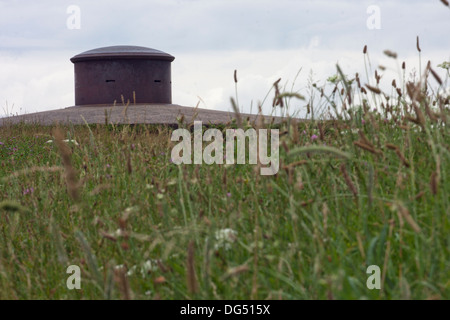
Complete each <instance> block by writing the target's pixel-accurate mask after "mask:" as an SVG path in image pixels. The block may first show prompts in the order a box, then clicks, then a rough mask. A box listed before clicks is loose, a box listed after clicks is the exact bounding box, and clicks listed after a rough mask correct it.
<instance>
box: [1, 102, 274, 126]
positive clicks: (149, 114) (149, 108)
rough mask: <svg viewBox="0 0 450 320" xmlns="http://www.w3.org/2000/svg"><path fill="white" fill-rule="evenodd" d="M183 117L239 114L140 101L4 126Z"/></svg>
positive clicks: (224, 118) (22, 118) (222, 119)
mask: <svg viewBox="0 0 450 320" xmlns="http://www.w3.org/2000/svg"><path fill="white" fill-rule="evenodd" d="M182 116H184V121H185V122H188V123H189V122H191V121H192V120H193V119H195V120H199V121H202V122H203V124H210V123H211V124H225V123H228V122H229V121H231V120H232V119H234V118H235V117H236V115H235V114H234V113H233V112H224V111H217V110H209V109H200V108H197V109H195V108H192V107H183V106H180V105H175V104H136V105H129V106H128V107H125V106H122V105H121V106H111V105H90V106H75V107H68V108H65V109H59V110H51V111H43V112H37V113H30V114H24V115H18V116H13V117H8V118H0V126H2V125H6V124H16V123H29V124H41V125H52V124H56V123H59V124H68V123H72V124H84V123H85V122H84V120H83V118H84V119H85V120H86V122H87V123H89V124H95V123H99V124H105V122H106V121H108V122H109V123H114V124H140V123H147V124H178V120H177V118H180V117H182ZM241 117H242V119H243V120H245V119H247V117H249V118H250V120H251V121H255V119H256V117H257V115H249V114H241ZM272 118H275V119H272ZM272 120H273V121H275V122H279V121H282V118H279V117H271V116H264V121H265V122H266V123H268V122H271V121H272Z"/></svg>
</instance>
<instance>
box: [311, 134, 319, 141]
mask: <svg viewBox="0 0 450 320" xmlns="http://www.w3.org/2000/svg"><path fill="white" fill-rule="evenodd" d="M318 138H319V137H318V136H317V135H315V134H313V135H312V136H311V141H314V140H317V139H318Z"/></svg>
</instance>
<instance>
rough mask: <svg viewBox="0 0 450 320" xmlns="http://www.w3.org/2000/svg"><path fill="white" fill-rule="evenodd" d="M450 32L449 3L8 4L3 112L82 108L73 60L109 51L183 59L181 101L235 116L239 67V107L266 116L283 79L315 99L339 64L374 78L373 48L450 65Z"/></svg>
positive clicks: (1, 40) (381, 60)
mask: <svg viewBox="0 0 450 320" xmlns="http://www.w3.org/2000/svg"><path fill="white" fill-rule="evenodd" d="M71 5H75V6H77V7H78V8H79V9H80V20H79V26H80V28H79V29H69V28H68V26H67V21H68V19H69V21H70V22H74V21H75V20H72V19H71V13H68V12H67V10H68V7H69V6H71ZM371 6H372V7H371ZM373 6H375V7H373ZM374 8H375V9H374ZM378 10H379V11H378ZM378 12H379V16H378ZM378 18H379V19H378ZM378 23H379V24H378ZM73 25H74V24H72V26H73ZM368 25H369V26H368ZM449 30H450V10H449V8H447V7H445V6H444V5H443V4H442V2H441V1H439V0H398V1H387V0H384V1H356V0H345V1H344V0H342V1H339V0H334V1H331V0H319V1H309V0H128V1H123V0H96V1H81V0H80V1H77V0H72V1H65V0H58V1H55V0H52V1H50V0H41V1H32V0H0V115H1V114H4V113H5V112H6V111H8V112H13V113H19V114H22V113H25V112H26V113H30V112H35V111H43V110H51V109H59V108H64V107H68V106H72V105H74V79H73V78H74V76H73V64H72V63H71V62H70V60H69V59H70V58H71V57H72V56H74V55H76V54H79V53H81V52H83V51H86V50H90V49H94V48H98V47H104V46H112V45H137V46H144V47H150V48H154V49H158V50H161V51H164V52H167V53H170V54H171V55H173V56H175V61H174V62H173V63H172V82H173V87H172V95H173V99H172V100H173V103H176V104H180V105H185V106H195V105H196V104H197V103H198V101H201V103H200V106H201V107H203V108H210V109H218V110H231V108H230V103H229V99H230V97H231V96H235V87H234V81H233V72H234V70H235V69H237V73H238V79H239V83H238V96H239V104H240V107H241V109H242V110H243V111H246V112H249V111H250V108H251V106H252V105H253V108H252V111H253V112H255V111H256V104H257V103H258V101H262V100H263V99H264V97H265V95H266V93H267V92H268V91H269V89H270V88H271V85H272V83H273V82H274V81H275V80H277V79H278V78H280V77H281V78H282V84H286V85H287V87H289V88H291V86H292V85H294V90H298V91H299V92H300V93H304V94H306V90H307V84H308V78H309V77H310V74H311V73H312V77H313V79H314V80H315V81H319V83H323V82H324V81H325V80H326V78H327V77H328V76H331V75H333V74H334V73H335V65H336V63H339V64H340V65H341V66H342V68H343V69H344V71H345V73H346V74H349V75H350V74H354V73H355V72H359V73H360V74H363V73H364V57H363V54H362V49H363V47H364V45H368V48H369V54H370V59H371V62H372V66H373V67H376V66H377V65H379V64H382V65H385V66H387V67H388V71H390V70H391V71H392V72H393V74H394V75H393V76H395V74H397V70H398V69H397V68H398V63H396V62H395V61H394V60H392V59H389V58H388V57H386V56H385V55H383V53H382V52H383V51H384V50H386V49H390V50H392V51H395V52H397V53H398V55H399V61H400V63H401V61H406V62H407V66H408V70H414V69H417V68H418V65H419V58H418V53H417V50H416V36H419V37H420V46H421V49H422V64H423V66H424V65H425V64H426V61H427V60H431V62H432V65H433V66H436V65H437V64H439V63H441V62H443V61H449V60H450V36H449ZM300 69H301V72H300V75H299V77H298V78H297V79H296V78H295V77H296V74H297V72H298V71H299V70H300ZM388 71H387V72H388ZM440 72H441V74H444V73H442V71H440ZM295 79H296V80H295ZM294 80H295V83H293V82H294ZM389 83H390V80H389ZM252 101H253V103H252ZM303 105H304V103H303V104H302V103H301V102H298V103H297V106H296V107H298V108H303ZM270 109H271V106H270V103H266V104H265V107H264V111H265V113H268V112H269V111H270Z"/></svg>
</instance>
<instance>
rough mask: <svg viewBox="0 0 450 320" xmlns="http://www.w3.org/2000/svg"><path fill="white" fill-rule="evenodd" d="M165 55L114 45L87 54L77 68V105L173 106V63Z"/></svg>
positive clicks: (76, 60) (79, 59)
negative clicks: (130, 104) (140, 104)
mask: <svg viewBox="0 0 450 320" xmlns="http://www.w3.org/2000/svg"><path fill="white" fill-rule="evenodd" d="M174 59H175V58H174V57H173V56H171V55H170V54H167V53H165V52H162V51H159V50H155V49H150V48H145V47H136V46H113V47H104V48H98V49H94V50H90V51H86V52H83V53H81V54H79V55H76V56H75V57H73V58H72V59H70V60H71V61H72V62H73V63H74V65H75V105H77V106H78V105H93V104H112V103H114V101H117V103H118V104H122V96H123V99H124V101H125V102H127V101H128V100H129V101H130V102H131V103H134V102H136V103H163V104H171V103H172V81H171V62H172V61H173V60H174ZM133 93H134V94H133Z"/></svg>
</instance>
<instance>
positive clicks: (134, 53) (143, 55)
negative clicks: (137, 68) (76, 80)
mask: <svg viewBox="0 0 450 320" xmlns="http://www.w3.org/2000/svg"><path fill="white" fill-rule="evenodd" d="M109 59H146V60H165V61H173V60H174V59H175V57H174V56H171V55H170V54H168V53H165V52H163V51H159V50H155V49H151V48H146V47H139V46H111V47H102V48H97V49H93V50H89V51H85V52H83V53H80V54H78V55H76V56H74V57H73V58H71V59H70V61H72V62H73V63H75V62H80V61H87V60H109Z"/></svg>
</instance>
